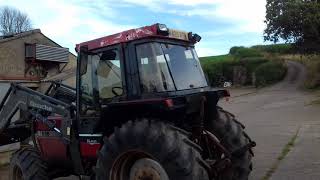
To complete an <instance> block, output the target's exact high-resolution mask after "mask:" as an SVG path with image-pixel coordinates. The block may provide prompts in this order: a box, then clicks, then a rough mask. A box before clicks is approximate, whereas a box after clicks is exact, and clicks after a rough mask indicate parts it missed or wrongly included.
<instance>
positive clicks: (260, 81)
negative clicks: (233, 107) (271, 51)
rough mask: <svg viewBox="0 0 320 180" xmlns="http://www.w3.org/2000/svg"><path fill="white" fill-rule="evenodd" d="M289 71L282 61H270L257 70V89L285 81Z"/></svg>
mask: <svg viewBox="0 0 320 180" xmlns="http://www.w3.org/2000/svg"><path fill="white" fill-rule="evenodd" d="M286 71H287V68H286V66H285V65H284V63H283V62H281V61H269V62H266V63H264V64H262V65H260V66H258V67H257V68H256V70H255V76H256V83H255V85H256V87H261V86H266V85H268V84H272V83H275V82H277V81H280V80H282V79H283V77H284V76H285V74H286Z"/></svg>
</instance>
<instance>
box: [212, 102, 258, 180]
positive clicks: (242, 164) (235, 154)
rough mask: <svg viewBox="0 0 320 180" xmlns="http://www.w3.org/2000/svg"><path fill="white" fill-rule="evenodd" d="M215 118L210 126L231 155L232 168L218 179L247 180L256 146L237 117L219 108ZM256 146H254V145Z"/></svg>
mask: <svg viewBox="0 0 320 180" xmlns="http://www.w3.org/2000/svg"><path fill="white" fill-rule="evenodd" d="M215 114H216V117H214V118H213V119H212V120H211V121H210V122H209V125H208V130H209V131H210V132H211V133H213V134H214V135H215V136H216V137H217V138H218V139H219V140H220V142H221V144H222V145H223V146H224V147H225V148H226V149H227V150H228V151H229V152H230V153H231V162H232V164H231V168H230V170H229V171H228V173H223V174H221V175H220V177H219V178H218V179H223V180H247V179H248V178H249V174H250V172H251V170H252V162H251V159H252V156H253V153H252V150H251V144H254V142H252V141H251V140H250V138H249V136H248V135H247V134H246V133H245V132H244V126H243V125H242V124H241V123H240V122H239V121H237V120H236V119H235V116H234V115H233V114H231V113H229V112H227V111H225V110H223V109H222V108H220V107H217V112H215ZM253 146H254V145H253Z"/></svg>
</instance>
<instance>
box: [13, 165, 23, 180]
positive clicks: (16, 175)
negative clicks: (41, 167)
mask: <svg viewBox="0 0 320 180" xmlns="http://www.w3.org/2000/svg"><path fill="white" fill-rule="evenodd" d="M13 180H23V175H22V171H21V169H20V168H19V167H18V166H15V167H14V168H13Z"/></svg>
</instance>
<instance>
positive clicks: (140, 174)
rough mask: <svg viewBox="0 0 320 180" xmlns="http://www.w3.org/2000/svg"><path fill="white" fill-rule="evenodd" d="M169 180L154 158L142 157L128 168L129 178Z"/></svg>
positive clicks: (134, 179) (133, 179)
mask: <svg viewBox="0 0 320 180" xmlns="http://www.w3.org/2000/svg"><path fill="white" fill-rule="evenodd" d="M131 179H132V180H169V177H168V175H167V173H166V171H165V170H164V169H163V168H162V166H161V165H160V164H159V163H158V162H157V161H155V160H153V159H149V158H143V159H140V160H138V161H136V162H135V163H134V165H133V166H132V167H131V170H130V180H131Z"/></svg>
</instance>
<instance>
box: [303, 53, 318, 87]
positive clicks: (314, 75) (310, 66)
mask: <svg viewBox="0 0 320 180" xmlns="http://www.w3.org/2000/svg"><path fill="white" fill-rule="evenodd" d="M305 61H306V62H305V66H306V69H307V77H306V80H305V82H304V85H305V87H306V88H308V89H315V88H319V87H320V57H319V56H315V57H312V58H309V59H308V60H305Z"/></svg>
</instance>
